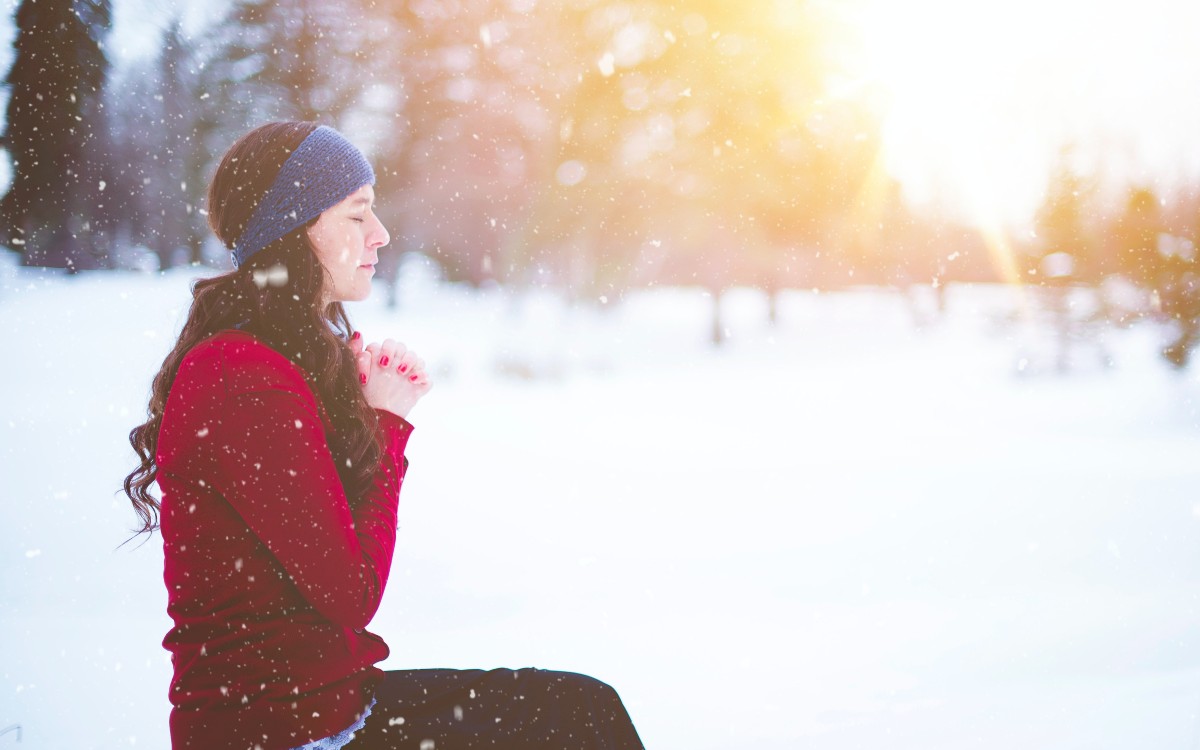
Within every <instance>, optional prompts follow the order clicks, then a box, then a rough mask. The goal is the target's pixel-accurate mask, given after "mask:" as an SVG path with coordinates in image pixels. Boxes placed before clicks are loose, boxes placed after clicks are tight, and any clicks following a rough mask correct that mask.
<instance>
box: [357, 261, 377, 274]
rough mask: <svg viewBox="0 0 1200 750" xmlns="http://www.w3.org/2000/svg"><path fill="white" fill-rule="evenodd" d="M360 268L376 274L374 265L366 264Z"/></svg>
mask: <svg viewBox="0 0 1200 750" xmlns="http://www.w3.org/2000/svg"><path fill="white" fill-rule="evenodd" d="M359 268H365V269H367V270H368V271H370V272H371V273H375V264H374V263H364V264H362V265H361V266H359Z"/></svg>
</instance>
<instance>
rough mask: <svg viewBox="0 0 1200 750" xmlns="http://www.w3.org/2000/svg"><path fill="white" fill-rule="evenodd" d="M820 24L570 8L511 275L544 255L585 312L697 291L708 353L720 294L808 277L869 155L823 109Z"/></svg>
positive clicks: (633, 7) (812, 13)
mask: <svg viewBox="0 0 1200 750" xmlns="http://www.w3.org/2000/svg"><path fill="white" fill-rule="evenodd" d="M824 23H825V20H824V19H823V18H822V17H821V15H820V13H819V12H818V10H817V6H816V5H815V4H810V3H802V2H796V3H774V2H766V1H765V0H755V2H752V3H751V4H750V5H749V6H747V5H746V4H741V5H736V6H735V5H730V4H728V3H722V2H716V1H715V0H697V1H696V2H691V3H687V4H676V3H671V2H667V1H666V0H637V1H636V2H626V3H621V4H618V5H613V4H607V3H601V2H589V1H588V0H578V1H577V2H574V3H568V4H566V9H565V10H564V12H563V13H562V14H561V15H560V17H559V26H560V27H561V28H562V33H563V34H564V35H565V37H566V39H568V40H570V41H571V42H572V43H573V44H572V47H571V52H572V53H573V60H572V62H571V65H570V66H568V68H567V72H568V73H569V74H570V78H566V82H567V87H566V89H565V90H564V91H562V92H561V93H560V92H555V93H556V95H557V96H558V97H559V98H560V99H561V100H562V102H563V104H562V106H561V108H560V110H559V112H558V118H559V127H558V131H559V139H558V142H557V144H554V146H553V148H554V151H555V153H554V154H553V155H552V157H551V162H552V165H553V170H552V171H551V173H550V175H551V179H548V180H547V181H546V182H545V183H544V185H545V186H544V188H543V190H542V192H541V194H540V195H539V196H538V198H537V201H536V203H535V205H534V206H533V210H532V211H531V214H530V218H529V227H530V228H528V229H526V230H525V231H524V233H523V237H522V239H523V240H524V243H523V246H524V249H525V253H526V255H525V258H524V262H526V263H540V264H542V265H544V261H541V260H539V259H540V258H543V257H544V256H545V255H546V254H547V253H545V252H543V251H542V249H541V248H545V249H547V250H549V251H550V252H552V253H555V254H556V255H558V257H556V258H554V257H553V256H551V257H552V258H553V260H552V261H551V262H552V263H554V264H556V265H558V266H559V267H560V269H559V275H560V276H565V277H566V278H567V279H568V283H569V284H571V285H572V286H574V287H576V291H577V293H578V294H579V295H580V296H585V297H594V296H597V295H607V296H613V295H619V294H620V293H621V292H622V290H623V289H625V288H627V287H629V286H632V285H640V284H645V283H652V282H656V281H666V282H671V283H692V284H699V285H701V286H704V287H705V288H707V289H709V290H710V292H711V296H712V299H713V300H714V304H713V312H714V319H713V325H712V330H713V334H714V339H715V340H719V339H720V338H721V336H722V331H723V326H722V325H721V323H720V319H719V312H720V296H721V293H722V292H723V290H724V289H726V288H727V287H728V286H730V285H732V284H735V283H744V284H757V285H761V286H764V287H766V288H768V289H769V290H772V289H775V288H778V286H779V285H780V283H781V280H783V279H789V280H794V278H795V276H793V274H797V273H798V272H800V271H801V269H804V270H811V268H812V266H811V264H807V263H804V262H798V261H797V257H796V256H797V253H801V254H805V255H808V254H811V253H813V252H820V248H821V247H822V245H823V244H826V245H836V244H837V242H838V239H839V238H840V234H839V231H840V230H841V229H842V228H843V224H844V222H845V221H847V219H848V214H849V210H850V207H851V205H852V203H853V202H854V200H855V199H856V197H858V196H860V194H861V192H862V190H863V182H864V180H865V178H866V176H867V173H868V170H869V168H870V166H871V165H872V163H873V161H874V158H875V154H876V152H877V148H878V137H877V134H876V132H875V127H874V125H873V122H872V121H871V119H870V118H869V117H867V116H865V113H864V112H863V110H861V109H859V108H857V107H856V106H855V105H854V103H853V102H851V101H849V100H838V99H830V98H828V97H825V93H826V88H827V86H826V84H827V80H828V77H829V75H830V73H831V69H832V63H831V62H830V61H829V60H828V59H826V58H825V57H824V56H823V54H822V50H821V48H820V45H819V43H818V42H819V40H820V39H821V32H822V30H823V29H824V28H825V26H823V24H824ZM823 97H824V98H823ZM517 262H520V259H518V261H517ZM789 276H790V278H789ZM808 281H811V279H809V280H808Z"/></svg>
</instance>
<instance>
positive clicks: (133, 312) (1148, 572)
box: [0, 265, 1200, 750]
mask: <svg viewBox="0 0 1200 750" xmlns="http://www.w3.org/2000/svg"><path fill="white" fill-rule="evenodd" d="M409 271H410V273H408V274H407V275H406V276H405V277H404V280H403V282H402V284H401V297H402V302H401V305H400V307H399V309H397V310H395V311H391V310H388V309H387V308H386V307H385V306H384V305H383V303H382V299H381V298H382V295H378V298H377V299H373V300H371V301H368V302H366V303H363V304H360V305H357V306H354V309H353V311H352V314H353V315H354V316H355V320H356V322H357V323H358V325H359V327H360V328H361V329H362V330H364V332H365V333H366V335H367V336H368V338H382V337H384V336H392V337H395V338H398V339H401V340H403V341H405V342H406V343H408V344H409V345H410V346H411V347H413V348H415V349H417V350H418V351H420V352H422V353H424V355H425V357H426V359H427V360H428V361H429V362H430V363H431V369H432V371H433V372H435V373H437V376H438V383H437V385H436V387H435V388H434V390H433V391H432V393H431V394H430V396H429V397H428V398H427V400H426V401H425V402H423V403H422V404H421V405H419V406H418V407H417V409H416V411H415V412H414V413H413V415H412V419H413V421H414V423H415V424H416V425H417V432H416V433H415V435H414V437H413V440H412V442H411V444H410V452H409V456H410V459H411V462H412V466H411V469H410V473H409V478H408V481H407V482H406V485H405V490H404V495H403V497H402V499H401V504H402V512H401V536H400V548H399V550H398V553H397V557H396V562H395V571H394V573H393V576H392V580H391V586H390V588H389V590H388V593H387V596H386V597H385V600H384V604H383V607H382V609H381V611H380V613H379V615H378V616H377V617H376V619H375V622H374V624H373V628H372V629H373V630H374V631H376V632H378V633H380V634H381V635H382V636H384V638H386V639H387V641H388V642H389V644H390V645H391V647H392V656H391V658H390V659H389V660H388V661H387V662H385V663H384V665H383V666H384V667H385V668H390V669H402V668H408V667H430V666H450V667H490V666H511V667H520V666H541V667H547V668H556V669H568V670H574V671H581V672H586V673H590V674H594V675H596V676H598V677H600V678H602V679H604V680H606V681H608V682H610V683H611V684H613V685H614V686H615V687H617V689H618V690H619V691H620V692H621V694H622V696H623V698H624V700H625V702H626V705H627V706H628V708H629V710H630V713H631V714H632V716H633V717H634V720H635V722H636V723H637V726H638V728H639V730H640V732H641V734H642V737H643V739H644V740H645V742H646V745H647V747H648V748H651V750H716V749H718V748H719V749H721V750H726V749H729V750H732V749H734V748H757V749H759V750H772V749H782V748H789V749H790V748H858V747H871V748H912V749H914V750H936V749H940V748H946V749H947V750H951V749H952V750H961V749H962V748H995V749H997V750H1011V748H1025V747H1031V748H1055V749H1056V750H1057V749H1063V748H1080V749H1083V748H1089V749H1091V748H1114V749H1115V748H1129V749H1130V750H1133V749H1134V748H1138V749H1140V748H1158V749H1164V748H1179V749H1181V750H1182V749H1184V748H1196V747H1200V717H1198V712H1200V375H1198V372H1197V368H1193V369H1192V370H1190V371H1185V372H1180V373H1176V372H1171V371H1169V370H1167V369H1166V367H1164V366H1163V365H1162V364H1161V363H1160V361H1159V359H1158V357H1157V356H1156V355H1155V354H1154V353H1153V350H1154V349H1155V348H1156V347H1157V346H1158V343H1159V342H1158V335H1159V334H1158V332H1157V331H1156V330H1154V329H1152V328H1150V327H1148V326H1135V327H1133V328H1130V329H1127V330H1120V331H1117V330H1113V331H1109V332H1107V333H1106V334H1105V338H1104V341H1103V343H1104V347H1105V350H1106V354H1107V356H1108V357H1109V358H1111V360H1112V362H1113V365H1112V366H1111V367H1107V368H1105V367H1101V366H1099V365H1098V364H1096V363H1097V362H1098V361H1099V360H1100V357H1098V356H1097V357H1091V355H1089V354H1087V350H1081V351H1082V353H1080V354H1078V356H1077V366H1076V368H1075V369H1074V370H1073V371H1072V372H1071V373H1068V374H1060V373H1057V372H1054V371H1053V370H1052V369H1051V368H1048V367H1045V366H1043V365H1045V364H1046V362H1047V361H1048V356H1049V355H1048V354H1047V353H1046V348H1045V347H1044V346H1041V344H1042V337H1041V336H1040V334H1039V332H1037V331H1036V330H1033V331H1030V330H1028V329H1027V328H1025V327H1023V326H1022V325H1021V323H1020V316H1019V315H1016V316H1015V318H1014V313H1013V311H1014V310H1015V309H1016V307H1017V297H1016V295H1015V294H1014V293H1013V292H1012V291H1010V290H1008V289H1004V288H999V287H952V288H951V289H950V290H949V296H948V312H947V315H946V316H945V317H944V318H942V319H940V320H937V321H933V322H926V323H924V324H922V325H914V318H913V316H912V314H911V311H910V309H909V307H908V306H907V304H906V303H905V301H904V300H903V299H902V298H901V297H899V296H898V295H895V294H893V293H887V292H880V291H867V290H863V291H847V292H840V293H824V294H815V293H811V292H803V293H802V292H795V293H791V294H788V295H785V296H784V297H783V299H782V300H781V304H780V322H779V324H778V326H777V327H775V328H773V329H772V328H769V327H768V326H767V325H766V322H765V310H766V303H765V300H764V299H763V298H762V297H761V296H760V295H759V294H757V293H755V292H753V291H749V290H735V291H734V292H732V293H730V294H729V295H728V297H727V298H726V300H725V311H726V314H727V320H726V324H727V327H728V329H729V333H730V335H731V337H732V338H731V341H730V344H729V345H728V346H727V347H725V348H724V349H721V350H716V349H713V348H712V347H710V346H708V345H707V344H706V338H707V331H708V327H707V326H708V323H707V317H706V316H707V311H708V305H709V302H708V301H707V300H706V299H705V298H704V296H703V294H702V293H701V292H699V291H697V290H689V289H663V290H657V291H651V292H645V293H639V294H636V295H631V296H629V297H628V298H626V299H625V300H623V301H622V302H620V303H619V304H613V303H611V302H610V303H609V305H607V306H600V305H597V306H595V307H590V308H589V307H583V308H570V307H568V306H566V305H565V304H564V303H563V302H562V301H561V300H559V299H558V298H557V297H555V296H554V295H552V294H548V293H530V294H523V295H506V294H504V293H501V292H499V291H493V292H483V293H480V292H471V291H468V290H464V289H461V288H458V287H454V286H450V285H445V284H439V283H435V282H434V281H431V280H430V279H429V278H428V277H427V276H426V275H423V274H422V273H420V272H419V271H420V268H419V266H417V265H412V266H410V267H409ZM0 273H2V274H3V277H2V279H0V281H2V282H3V283H2V284H0V351H3V352H4V353H5V354H4V362H5V364H4V370H3V374H2V375H0V406H2V411H0V417H2V421H0V430H2V431H3V435H4V437H3V441H2V443H0V488H2V489H3V502H2V503H0V555H2V557H0V561H2V562H0V748H6V747H27V748H31V749H43V748H44V749H48V750H59V749H61V748H71V749H72V750H86V748H127V747H137V748H151V749H160V748H167V747H168V737H167V730H166V720H167V712H168V704H167V701H166V687H167V681H168V678H169V667H168V662H167V656H166V652H165V651H163V650H162V648H161V645H160V641H161V639H162V636H163V634H164V633H165V632H166V629H167V627H168V620H167V618H166V614H165V612H164V607H165V592H164V590H163V586H162V583H161V578H160V574H161V546H160V544H159V541H158V538H157V537H155V538H153V539H152V540H150V541H148V542H145V543H144V544H140V543H139V542H138V541H137V540H135V541H134V542H131V543H129V544H127V545H125V546H119V545H120V544H121V542H122V541H124V540H125V539H126V537H127V536H128V529H129V528H130V527H131V526H132V524H133V523H134V515H133V513H132V511H131V510H130V509H129V506H128V502H127V501H126V500H125V499H124V498H123V496H121V495H119V494H118V493H117V490H118V488H119V485H120V482H121V479H122V478H123V477H124V475H125V474H126V473H127V472H128V471H129V470H130V469H131V468H132V465H133V464H132V461H133V456H132V452H131V450H130V449H129V447H128V444H127V442H126V434H127V432H128V431H129V429H130V428H131V427H132V426H133V425H134V424H135V423H136V422H138V421H140V420H141V418H142V415H143V414H144V410H145V405H146V398H147V393H148V386H149V380H150V377H151V375H152V373H153V372H154V370H155V369H156V367H157V365H158V364H159V362H160V361H161V358H162V356H163V354H164V353H165V351H166V349H167V347H168V345H169V344H170V342H171V339H172V337H173V335H174V332H175V331H176V329H177V327H178V325H179V323H180V321H181V317H182V314H183V312H184V311H185V309H186V304H187V302H188V301H189V295H188V283H189V280H190V279H191V277H192V276H193V275H194V273H193V272H189V271H176V272H171V273H168V274H167V275H165V276H158V275H153V274H133V273H109V274H100V273H97V274H88V275H83V276H80V277H73V278H67V277H63V276H59V275H53V274H51V275H46V274H39V273H36V272H32V271H25V270H22V271H18V270H16V269H14V268H12V267H11V265H7V266H3V267H0ZM604 307H607V309H602V308H604ZM1022 359H1024V360H1025V362H1021V360H1022ZM15 724H19V725H20V727H21V732H20V735H21V736H20V741H19V742H18V737H17V732H16V731H15V730H13V731H9V732H7V733H3V732H4V729H5V728H7V727H10V726H11V725H15Z"/></svg>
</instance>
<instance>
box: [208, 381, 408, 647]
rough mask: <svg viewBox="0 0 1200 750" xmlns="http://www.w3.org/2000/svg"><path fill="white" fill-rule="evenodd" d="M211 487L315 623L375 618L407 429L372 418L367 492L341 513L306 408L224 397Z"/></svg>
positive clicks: (254, 395) (342, 504) (317, 429)
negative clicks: (372, 460)
mask: <svg viewBox="0 0 1200 750" xmlns="http://www.w3.org/2000/svg"><path fill="white" fill-rule="evenodd" d="M222 412H223V414H222V418H221V424H220V427H219V429H220V433H221V434H220V435H219V436H214V437H219V439H218V440H216V441H214V443H215V445H216V446H217V450H216V462H217V468H218V471H217V475H218V476H219V477H222V479H221V482H222V484H223V485H224V486H221V487H218V488H216V489H218V490H219V491H220V492H222V494H223V495H224V496H225V498H226V499H227V500H228V502H229V503H230V504H231V505H232V506H233V507H234V509H235V510H236V511H237V512H238V514H240V515H241V516H242V518H243V519H244V520H245V522H246V524H247V525H248V526H249V528H250V530H251V531H252V532H253V533H254V534H255V535H256V536H257V537H258V538H259V540H260V541H261V542H262V543H263V544H264V545H266V547H267V549H269V550H270V552H271V554H272V555H274V556H275V558H276V559H277V560H278V561H279V562H280V564H281V565H282V566H283V568H284V569H285V570H286V571H287V573H288V575H289V576H290V577H291V579H292V581H293V582H294V583H295V585H296V587H297V588H298V589H299V591H300V593H301V595H302V596H303V597H304V598H305V599H306V600H307V601H308V602H309V603H310V604H311V605H312V607H313V608H314V609H315V610H316V611H317V612H319V613H320V614H321V615H323V616H324V617H326V618H327V619H329V620H330V621H332V622H334V623H337V624H339V625H342V626H345V627H350V628H363V627H365V626H366V625H367V623H368V622H370V620H371V618H372V617H373V616H374V615H375V612H376V610H377V609H378V608H379V602H380V599H381V598H382V596H383V591H384V587H385V586H386V585H387V579H388V572H389V571H390V569H391V564H392V554H393V552H394V550H395V546H396V526H397V516H396V513H397V505H398V503H399V494H400V485H401V482H402V481H403V479H404V473H405V467H406V460H405V458H404V448H405V445H406V443H407V441H408V436H409V434H410V433H411V431H412V426H411V425H409V424H408V422H406V421H405V420H403V419H401V418H400V417H398V416H395V415H393V414H390V413H385V412H381V413H380V430H381V433H382V434H381V436H380V437H381V444H382V446H383V452H382V457H381V462H380V466H379V468H378V470H377V471H376V473H375V478H374V482H373V484H372V486H371V488H370V490H369V491H368V492H367V493H366V495H365V496H364V497H361V498H355V499H354V500H355V502H353V503H351V502H350V501H349V499H348V498H347V497H346V494H345V492H344V490H343V488H342V483H341V479H340V477H339V476H338V473H337V469H336V467H335V466H334V461H333V457H332V455H331V454H330V451H329V446H328V443H327V442H326V438H325V430H324V426H323V423H322V421H321V419H320V416H319V415H318V413H317V410H316V405H315V402H314V401H312V400H311V397H310V398H306V397H305V396H304V395H301V394H298V393H295V392H292V391H289V390H278V389H272V390H256V391H249V392H242V393H233V394H230V395H228V396H227V397H226V399H225V404H224V408H223V409H222Z"/></svg>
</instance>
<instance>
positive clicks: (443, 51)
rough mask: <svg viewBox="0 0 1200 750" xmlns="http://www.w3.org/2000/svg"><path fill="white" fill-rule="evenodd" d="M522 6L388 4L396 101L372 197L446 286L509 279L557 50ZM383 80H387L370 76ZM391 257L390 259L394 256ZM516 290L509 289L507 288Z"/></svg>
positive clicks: (546, 21) (541, 19)
mask: <svg viewBox="0 0 1200 750" xmlns="http://www.w3.org/2000/svg"><path fill="white" fill-rule="evenodd" d="M532 5H533V3H531V2H500V1H499V0H454V1H452V2H428V1H426V2H413V3H405V4H400V5H397V6H395V7H394V8H393V9H392V13H391V21H392V24H393V28H394V29H395V30H396V33H395V34H392V35H391V36H390V44H389V45H386V47H385V48H384V49H382V50H381V54H380V58H381V59H382V60H384V61H385V65H386V66H387V70H388V71H389V74H390V81H394V82H395V84H396V90H395V91H394V92H391V91H388V92H385V93H389V94H391V93H394V94H395V96H396V98H397V99H398V100H399V101H398V103H397V106H396V108H395V110H396V115H397V116H396V118H395V120H394V123H393V125H392V128H391V132H390V133H389V137H388V138H387V139H385V141H384V142H383V143H382V144H381V153H380V158H379V162H380V164H381V165H382V169H381V170H380V171H381V174H380V183H379V185H378V189H379V192H380V194H381V195H382V196H384V209H383V210H384V211H385V213H386V215H387V216H388V217H389V218H391V219H392V220H393V222H394V225H395V226H398V227H399V231H398V232H397V233H396V237H395V239H394V242H395V243H396V244H398V245H400V246H402V247H406V248H412V249H421V250H423V251H424V252H426V253H427V254H428V255H429V256H430V257H432V258H434V259H435V260H436V261H437V262H438V263H439V264H440V265H441V266H442V268H443V269H444V270H445V272H446V275H447V277H448V278H451V279H459V280H465V281H467V282H469V283H472V284H476V285H478V284H482V283H484V282H486V281H493V280H499V279H502V278H512V274H511V273H510V271H511V268H512V264H511V263H510V262H509V260H510V259H508V258H506V257H505V254H504V251H503V243H504V242H505V240H506V238H508V237H511V236H512V234H513V233H514V231H515V227H516V225H517V221H516V220H515V219H516V217H519V216H521V215H522V214H523V213H524V212H525V209H526V205H527V202H528V200H529V197H528V196H529V191H530V189H531V186H532V185H533V184H534V174H535V170H536V163H535V159H534V158H533V157H534V155H535V154H536V152H537V150H536V146H535V144H536V143H538V142H541V141H544V140H545V139H546V138H547V136H548V134H549V132H550V131H549V128H550V124H551V122H550V118H549V116H548V115H547V109H546V105H545V103H544V100H545V99H546V97H547V94H548V91H550V90H551V89H552V88H553V84H552V83H551V82H550V78H551V77H552V76H551V73H550V70H551V67H550V66H552V65H554V64H555V61H557V60H559V50H560V49H561V45H560V43H559V41H558V37H557V35H556V34H554V33H547V29H554V28H555V26H554V23H553V11H551V10H550V9H549V8H546V7H541V8H538V12H537V13H531V12H529V11H530V10H531V6H532ZM380 78H383V79H384V80H387V79H388V76H380ZM396 254H397V253H396V252H395V251H393V252H392V253H391V255H393V256H394V255H396ZM513 280H515V279H513Z"/></svg>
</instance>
